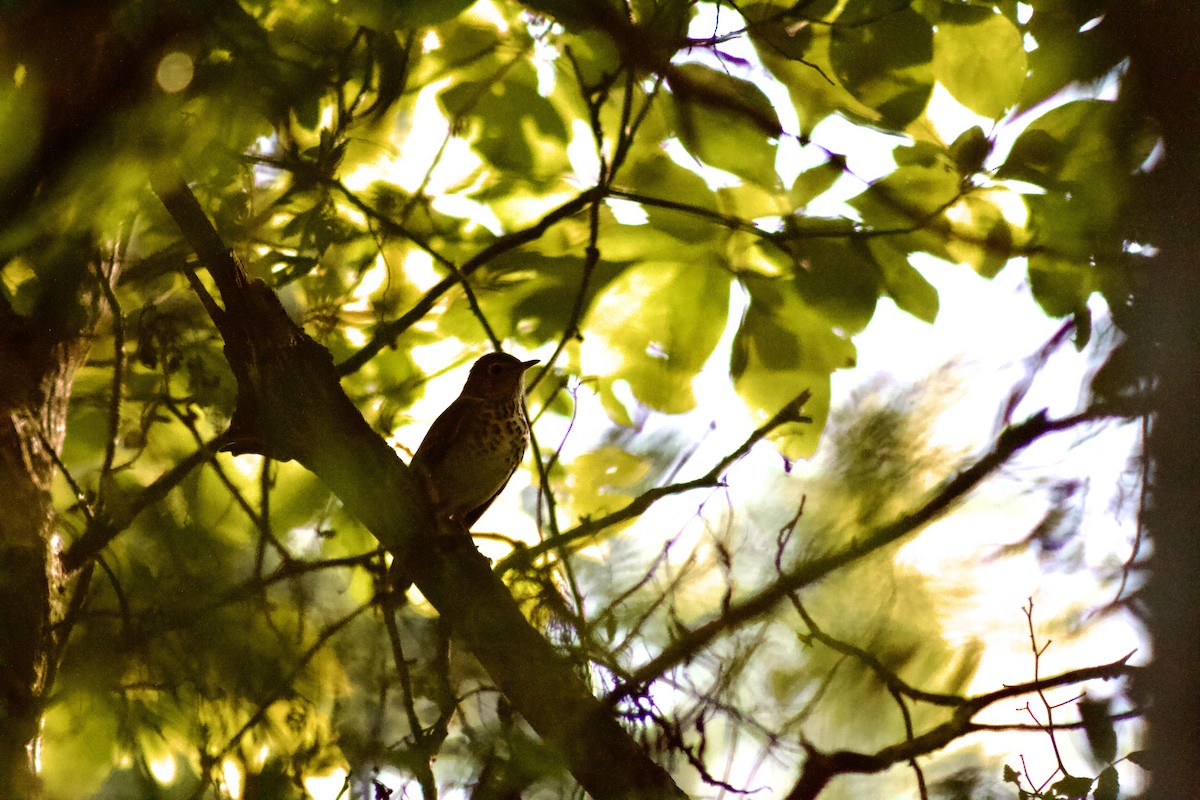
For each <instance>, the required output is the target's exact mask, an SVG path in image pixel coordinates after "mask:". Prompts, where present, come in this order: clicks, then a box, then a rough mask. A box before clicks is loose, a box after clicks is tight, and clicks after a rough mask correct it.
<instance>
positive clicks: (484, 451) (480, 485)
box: [410, 352, 538, 531]
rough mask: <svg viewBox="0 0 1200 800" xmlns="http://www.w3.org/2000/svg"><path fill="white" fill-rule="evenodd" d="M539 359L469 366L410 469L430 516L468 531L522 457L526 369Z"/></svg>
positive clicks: (489, 358)
mask: <svg viewBox="0 0 1200 800" xmlns="http://www.w3.org/2000/svg"><path fill="white" fill-rule="evenodd" d="M537 363H538V362H537V360H536V359H535V360H533V361H521V360H519V359H517V358H515V357H513V356H511V355H509V354H508V353H501V352H496V353H488V354H487V355H485V356H483V357H481V358H480V359H478V360H477V361H476V362H475V363H474V364H473V365H471V372H470V374H469V375H468V376H467V382H466V384H465V385H464V386H463V389H462V392H461V393H460V394H459V396H458V397H457V398H456V399H455V400H454V402H452V403H451V404H450V405H448V406H447V407H446V410H445V411H443V412H442V413H441V414H439V415H438V417H437V419H435V420H434V421H433V425H431V426H430V428H429V432H428V433H426V434H425V438H424V439H422V440H421V444H420V445H419V446H418V447H417V452H416V453H414V454H413V457H412V462H411V464H410V466H411V467H412V468H413V469H414V470H416V472H417V475H418V476H419V478H420V480H421V481H422V482H423V483H424V485H425V490H426V494H427V495H428V497H429V499H430V501H431V502H432V504H433V510H434V512H435V513H436V514H437V515H438V516H440V517H443V518H449V519H450V520H452V521H454V522H457V523H458V524H459V525H461V526H462V529H463V530H464V531H469V530H470V529H471V526H472V525H474V524H475V522H476V520H478V519H479V517H481V516H482V515H483V512H484V511H486V510H487V508H488V506H490V505H491V504H492V501H493V500H495V499H496V497H497V496H498V495H499V494H500V492H501V491H503V490H504V487H505V485H506V484H507V483H508V481H509V479H510V478H512V476H513V473H514V472H516V470H517V467H518V466H519V465H520V463H521V459H523V458H524V457H525V448H526V447H527V446H528V445H529V420H528V418H527V417H526V416H525V402H524V401H525V370H527V369H529V368H530V367H532V366H533V365H534V364H537Z"/></svg>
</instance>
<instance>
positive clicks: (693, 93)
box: [668, 64, 782, 187]
mask: <svg viewBox="0 0 1200 800" xmlns="http://www.w3.org/2000/svg"><path fill="white" fill-rule="evenodd" d="M668 83H669V85H670V87H671V92H672V94H673V96H674V98H675V111H676V117H677V121H678V133H679V140H680V141H681V142H682V143H683V146H684V147H686V148H687V150H688V152H689V153H691V154H692V155H693V156H695V157H696V158H698V159H699V160H700V161H703V162H704V163H705V164H708V165H709V166H711V167H716V168H717V169H722V170H725V171H726V172H732V173H733V174H734V175H737V176H738V177H740V178H744V179H745V180H748V181H753V182H754V183H758V184H760V185H762V186H767V187H774V186H777V185H778V183H779V176H778V175H777V174H776V172H775V148H776V144H777V140H778V138H779V135H780V133H781V131H782V129H781V127H780V125H779V117H778V115H777V114H776V113H775V108H774V107H773V106H772V105H771V101H770V100H769V99H767V96H766V95H765V94H763V91H762V90H761V89H759V88H758V87H757V86H755V85H754V84H753V83H751V82H750V81H745V80H742V79H741V78H734V77H733V76H731V75H727V74H726V73H724V72H719V71H717V70H715V69H712V68H710V67H705V66H702V65H700V64H681V65H680V66H678V67H676V68H675V69H674V70H672V72H671V73H670V75H669V76H668Z"/></svg>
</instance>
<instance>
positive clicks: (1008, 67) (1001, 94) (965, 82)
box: [933, 4, 1025, 119]
mask: <svg viewBox="0 0 1200 800" xmlns="http://www.w3.org/2000/svg"><path fill="white" fill-rule="evenodd" d="M945 9H946V10H945V11H944V12H943V15H942V19H940V20H939V21H938V26H937V33H936V35H935V36H934V40H933V75H934V77H935V78H937V79H938V81H940V82H941V83H942V85H943V86H945V87H946V89H947V90H948V91H949V92H950V94H951V95H953V96H954V99H955V100H957V101H958V102H960V103H962V104H963V105H964V106H966V107H967V108H969V109H970V110H972V111H974V112H975V113H976V114H979V115H981V116H984V117H989V118H991V119H997V118H999V117H1000V116H1001V115H1003V114H1004V112H1005V110H1006V109H1008V108H1010V107H1011V106H1014V105H1016V103H1017V98H1018V96H1019V94H1020V91H1021V86H1022V85H1023V84H1024V82H1025V47H1024V45H1023V43H1022V41H1021V32H1020V31H1019V30H1017V26H1016V25H1014V24H1013V23H1012V22H1011V21H1009V20H1008V19H1006V18H1005V17H1004V16H1003V15H1002V14H998V13H995V12H994V11H993V10H992V9H988V8H980V7H978V6H967V5H964V6H953V5H950V4H945Z"/></svg>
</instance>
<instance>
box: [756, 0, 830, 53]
mask: <svg viewBox="0 0 1200 800" xmlns="http://www.w3.org/2000/svg"><path fill="white" fill-rule="evenodd" d="M811 5H812V4H806V8H805V9H804V10H805V12H806V13H807V14H809V15H811V14H813V13H814V11H813V9H812V8H811V7H810V6H811ZM740 10H741V12H742V17H743V18H745V20H746V22H747V30H748V31H749V33H750V39H751V41H753V42H754V44H755V45H756V46H757V47H758V48H760V49H762V48H766V49H768V50H769V51H770V52H773V53H775V54H776V55H779V56H782V57H784V58H788V59H792V60H795V61H804V60H806V59H805V54H806V53H807V51H808V48H809V45H810V44H811V43H812V38H813V28H812V26H811V25H806V24H804V23H803V20H800V19H797V18H796V17H795V16H793V15H791V14H789V13H787V9H783V8H780V7H778V6H773V5H771V4H769V3H752V4H750V5H745V6H742V7H741V9H740Z"/></svg>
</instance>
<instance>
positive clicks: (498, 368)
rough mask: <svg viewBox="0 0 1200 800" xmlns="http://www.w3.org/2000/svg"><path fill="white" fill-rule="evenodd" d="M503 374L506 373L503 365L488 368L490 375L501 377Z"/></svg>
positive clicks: (493, 365)
mask: <svg viewBox="0 0 1200 800" xmlns="http://www.w3.org/2000/svg"><path fill="white" fill-rule="evenodd" d="M501 372H504V365H503V364H492V365H491V366H490V367H488V374H489V375H499V374H500V373H501Z"/></svg>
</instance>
